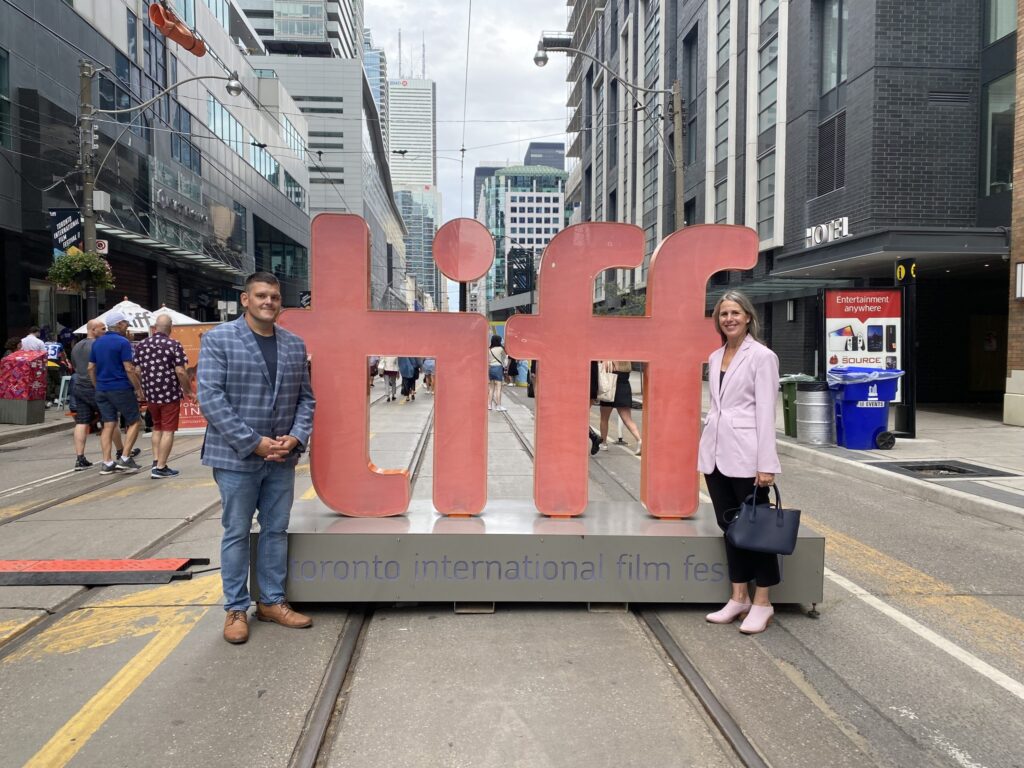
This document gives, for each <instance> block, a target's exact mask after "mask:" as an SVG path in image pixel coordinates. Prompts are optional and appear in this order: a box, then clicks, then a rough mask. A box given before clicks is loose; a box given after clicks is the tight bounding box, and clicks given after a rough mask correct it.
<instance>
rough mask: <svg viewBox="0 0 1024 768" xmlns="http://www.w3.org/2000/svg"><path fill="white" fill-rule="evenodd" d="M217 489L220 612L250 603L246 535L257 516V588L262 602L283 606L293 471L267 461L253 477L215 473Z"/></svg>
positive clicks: (245, 473) (235, 609)
mask: <svg viewBox="0 0 1024 768" xmlns="http://www.w3.org/2000/svg"><path fill="white" fill-rule="evenodd" d="M213 479H214V481H215V482H216V483H217V488H218V489H220V500H221V507H222V508H223V512H222V514H221V525H223V526H224V538H223V539H222V540H221V544H220V576H221V581H222V582H223V584H224V610H226V611H245V610H248V608H249V606H250V605H251V604H252V600H251V599H250V597H249V587H248V583H249V529H250V528H251V527H252V518H253V514H254V513H255V512H256V511H257V510H259V521H260V535H259V543H258V548H257V554H256V583H257V584H258V585H259V588H260V602H261V603H263V604H264V605H275V604H277V603H283V602H284V582H285V577H286V576H287V575H288V518H289V517H290V516H291V511H292V499H293V498H294V496H295V467H294V466H285V465H283V464H278V463H276V462H272V461H268V462H266V463H264V465H263V466H262V467H260V469H259V470H258V471H256V472H236V471H234V470H230V469H214V470H213Z"/></svg>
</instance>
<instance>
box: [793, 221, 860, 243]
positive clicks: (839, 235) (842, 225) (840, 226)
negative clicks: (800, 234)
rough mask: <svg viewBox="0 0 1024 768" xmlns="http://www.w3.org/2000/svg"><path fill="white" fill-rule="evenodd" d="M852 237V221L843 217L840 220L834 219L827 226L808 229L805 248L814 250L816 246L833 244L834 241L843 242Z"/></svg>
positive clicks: (822, 225)
mask: <svg viewBox="0 0 1024 768" xmlns="http://www.w3.org/2000/svg"><path fill="white" fill-rule="evenodd" d="M849 236H850V219H849V217H848V216H843V217H842V218H840V219H832V221H829V222H826V223H825V224H817V225H815V226H813V227H808V228H807V231H806V233H805V235H804V247H805V248H812V247H814V246H815V245H822V244H823V243H831V242H832V241H833V240H842V239H843V238H844V237H849Z"/></svg>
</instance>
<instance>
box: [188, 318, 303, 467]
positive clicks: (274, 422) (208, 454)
mask: <svg viewBox="0 0 1024 768" xmlns="http://www.w3.org/2000/svg"><path fill="white" fill-rule="evenodd" d="M274 333H275V336H276V338H277V381H275V382H271V381H270V371H269V369H268V368H267V364H266V361H265V360H264V359H263V354H262V353H261V352H260V348H259V345H258V344H257V343H256V339H255V338H253V333H252V330H251V329H250V328H249V325H248V323H246V321H245V315H243V316H242V317H239V318H238V319H237V320H232V321H231V322H228V323H222V324H221V325H219V326H217V327H216V328H214V329H213V330H212V331H210V332H209V333H207V334H205V335H204V336H203V341H202V345H201V346H200V349H199V371H198V384H199V391H198V393H197V394H198V398H199V408H200V410H201V411H202V413H203V416H204V417H206V421H207V428H206V438H205V440H204V443H203V452H202V457H203V464H205V465H206V466H208V467H215V468H217V469H231V470H236V471H241V472H255V471H257V470H258V469H259V468H260V467H262V466H263V463H264V460H263V459H261V458H260V457H259V456H257V455H256V454H254V453H253V451H254V450H255V449H256V446H258V445H259V442H260V438H262V437H284V436H285V435H292V436H293V437H295V438H296V439H298V441H299V449H298V450H296V451H293V452H292V454H291V455H290V456H289V457H288V458H287V459H286V463H289V464H291V465H293V466H294V465H295V464H296V463H297V462H298V460H299V454H300V453H301V452H302V451H303V450H305V448H306V446H307V445H308V444H309V435H310V432H312V430H313V408H314V406H315V405H316V401H315V400H314V398H313V389H312V388H311V387H310V384H309V369H308V368H307V366H306V345H305V343H304V342H303V341H302V339H300V338H299V337H298V336H296V335H295V334H294V333H291V332H290V331H286V330H285V329H283V328H281V327H280V326H275V328H274Z"/></svg>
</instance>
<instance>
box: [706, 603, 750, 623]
mask: <svg viewBox="0 0 1024 768" xmlns="http://www.w3.org/2000/svg"><path fill="white" fill-rule="evenodd" d="M749 610H750V603H740V602H737V601H736V600H730V601H729V602H728V603H726V604H725V606H724V607H723V608H721V609H720V610H717V611H715V612H714V613H709V614H708V615H707V616H705V617H704V618H705V619H706V620H707V621H710V622H711V623H712V624H732V623H733V622H734V621H736V619H738V618H743V617H744V616H746V615H747V612H748V611H749Z"/></svg>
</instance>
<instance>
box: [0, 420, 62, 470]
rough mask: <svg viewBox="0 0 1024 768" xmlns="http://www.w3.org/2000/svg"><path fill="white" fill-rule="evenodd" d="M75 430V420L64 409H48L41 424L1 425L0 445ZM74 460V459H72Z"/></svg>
mask: <svg viewBox="0 0 1024 768" xmlns="http://www.w3.org/2000/svg"><path fill="white" fill-rule="evenodd" d="M74 428H75V422H74V420H73V419H72V418H71V417H70V416H68V415H67V414H66V413H65V411H64V409H63V408H47V409H46V410H45V411H44V412H43V421H42V423H39V424H0V445H6V444H8V443H15V442H18V441H19V440H27V439H28V438H30V437H39V436H40V435H48V434H51V433H53V432H70V431H71V430H72V429H74ZM72 458H74V457H72Z"/></svg>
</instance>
